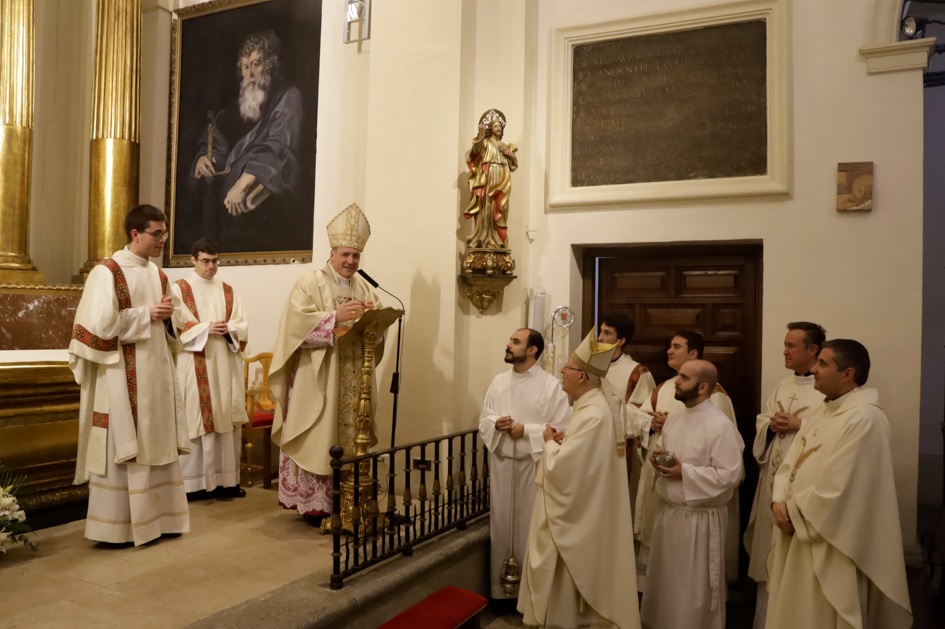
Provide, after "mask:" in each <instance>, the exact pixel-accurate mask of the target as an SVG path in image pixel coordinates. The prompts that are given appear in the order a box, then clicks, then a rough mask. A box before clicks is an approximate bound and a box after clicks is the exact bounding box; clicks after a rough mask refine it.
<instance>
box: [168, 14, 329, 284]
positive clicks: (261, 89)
mask: <svg viewBox="0 0 945 629" xmlns="http://www.w3.org/2000/svg"><path fill="white" fill-rule="evenodd" d="M321 19H322V0H214V1H212V2H206V3H203V4H199V5H196V6H192V7H187V8H183V9H180V10H178V11H174V12H173V13H172V14H171V59H170V66H171V79H170V106H169V108H168V118H169V121H168V140H167V147H168V148H167V189H166V208H167V214H168V220H169V222H170V232H171V233H170V238H169V242H168V246H167V247H165V265H166V266H171V267H180V266H188V265H189V264H190V249H191V245H192V244H193V242H194V241H195V240H197V239H198V238H202V237H206V238H210V239H212V240H215V241H216V242H217V243H218V245H219V248H220V257H221V258H222V259H223V260H224V263H226V264H230V265H251V264H290V263H297V262H299V263H301V262H310V261H311V259H312V241H313V221H314V199H315V135H316V128H317V119H318V73H319V56H320V54H319V53H320V51H319V46H320V41H321Z"/></svg>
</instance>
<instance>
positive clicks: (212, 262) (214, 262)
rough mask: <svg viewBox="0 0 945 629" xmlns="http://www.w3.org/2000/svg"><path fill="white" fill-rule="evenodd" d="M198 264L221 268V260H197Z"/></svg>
mask: <svg viewBox="0 0 945 629" xmlns="http://www.w3.org/2000/svg"><path fill="white" fill-rule="evenodd" d="M197 262H199V263H201V264H202V265H204V266H220V258H197Z"/></svg>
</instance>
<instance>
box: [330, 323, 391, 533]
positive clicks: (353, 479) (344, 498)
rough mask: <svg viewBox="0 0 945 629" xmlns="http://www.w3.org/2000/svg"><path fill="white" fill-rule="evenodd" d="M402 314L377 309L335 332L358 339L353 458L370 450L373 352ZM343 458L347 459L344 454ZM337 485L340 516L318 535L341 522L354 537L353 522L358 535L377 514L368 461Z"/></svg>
mask: <svg viewBox="0 0 945 629" xmlns="http://www.w3.org/2000/svg"><path fill="white" fill-rule="evenodd" d="M403 314H404V311H403V310H397V309H395V308H378V309H372V310H367V311H365V312H364V314H363V315H361V317H360V318H359V319H358V320H357V321H355V323H354V325H353V326H351V328H349V329H348V330H347V331H344V332H343V333H341V332H336V336H342V335H343V336H347V335H349V334H356V335H358V336H360V337H361V352H362V363H361V382H360V385H359V390H358V409H357V417H356V419H355V436H354V456H361V455H363V454H367V453H368V449H369V448H370V447H371V410H372V408H371V397H372V395H371V394H372V389H373V384H374V349H375V346H376V345H377V344H378V343H379V342H380V341H381V339H382V338H383V337H384V331H385V330H387V328H389V327H390V325H391V324H392V323H393V322H394V321H396V320H397V319H399V318H400V317H402V316H403ZM345 455H346V456H351V454H350V453H348V452H346V453H345ZM352 472H353V473H351V474H349V475H348V477H347V478H345V479H344V481H342V483H341V513H340V514H339V513H333V514H332V516H331V520H332V521H331V523H330V524H329V522H328V521H327V520H326V521H324V522H323V523H322V532H323V533H328V532H329V531H330V530H331V527H333V526H335V524H336V522H335V519H336V518H341V527H342V528H343V529H344V530H346V531H349V532H351V533H354V521H355V520H360V521H361V532H362V535H363V534H366V533H367V532H368V531H369V530H370V527H371V519H372V518H373V516H374V515H375V512H376V511H377V505H376V504H373V499H372V496H371V487H372V485H373V483H374V479H373V478H371V474H370V470H369V464H368V461H362V462H361V463H360V464H359V465H358V466H357V470H352ZM355 486H357V490H358V497H359V500H358V502H359V509H358V510H357V511H355V508H354V492H355Z"/></svg>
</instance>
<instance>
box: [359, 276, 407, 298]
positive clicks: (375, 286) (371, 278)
mask: <svg viewBox="0 0 945 629" xmlns="http://www.w3.org/2000/svg"><path fill="white" fill-rule="evenodd" d="M358 275H360V276H361V277H363V278H364V279H366V280H367V283H368V284H370V285H371V286H373V287H374V288H380V285H379V284H378V283H377V281H376V280H375V279H374V278H373V277H371V276H370V275H368V274H367V273H365V272H364V269H358ZM381 290H384V289H383V288H381ZM384 292H385V293H386V292H387V291H386V290H385V291H384ZM388 294H389V293H388ZM397 301H400V300H399V299H398V300H397Z"/></svg>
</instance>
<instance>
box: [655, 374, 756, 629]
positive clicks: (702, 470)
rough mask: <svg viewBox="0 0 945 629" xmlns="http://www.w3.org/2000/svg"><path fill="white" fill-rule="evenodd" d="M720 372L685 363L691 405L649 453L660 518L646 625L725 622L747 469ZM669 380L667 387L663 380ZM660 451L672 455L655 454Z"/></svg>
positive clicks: (681, 378)
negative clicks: (720, 404)
mask: <svg viewBox="0 0 945 629" xmlns="http://www.w3.org/2000/svg"><path fill="white" fill-rule="evenodd" d="M717 379H718V373H717V371H716V369H715V366H714V365H713V364H712V363H710V362H708V361H704V360H691V361H688V362H686V363H685V364H684V365H682V367H680V369H679V374H678V375H677V377H676V381H675V387H674V388H675V391H676V394H675V395H676V398H677V399H679V400H680V401H681V402H682V403H683V404H684V406H685V408H684V409H683V410H682V411H681V412H678V413H673V414H671V415H670V416H669V418H668V419H667V420H666V424H665V425H664V426H663V430H662V434H661V435H660V437H659V439H658V443H657V444H656V446H655V447H654V448H653V453H652V454H651V455H650V460H651V463H652V467H653V468H654V469H655V470H656V471H657V475H656V487H655V490H656V494H657V495H658V497H659V508H658V511H657V522H656V526H655V527H654V533H653V542H652V546H651V547H650V558H649V563H648V565H647V573H646V581H647V583H646V588H645V589H644V591H643V604H642V607H641V611H640V615H641V616H642V618H643V624H644V626H645V627H650V628H652V629H664V628H665V629H669V628H673V627H685V628H686V629H724V628H725V589H726V580H725V577H726V574H725V570H726V566H725V561H724V558H723V554H724V549H725V540H726V531H727V529H728V527H729V526H730V525H732V526H735V527H737V526H738V523H737V522H734V523H730V522H729V510H728V505H729V504H730V502H731V499H732V494H733V493H735V491H736V490H737V488H738V484H739V483H740V482H741V480H742V478H743V474H744V469H743V467H742V450H744V443H743V442H742V438H741V435H740V434H739V433H738V429H737V428H736V427H735V425H734V424H733V423H732V421H731V420H730V419H729V418H728V417H726V416H725V413H723V412H722V411H720V410H719V409H718V408H717V407H716V406H715V405H714V404H712V402H710V401H709V396H710V392H711V391H712V390H713V389H715V385H716V383H717V382H716V381H717ZM664 388H665V387H664ZM657 453H663V454H665V455H672V463H673V464H672V465H669V464H668V462H664V463H662V464H661V463H659V462H658V461H655V462H654V459H653V457H654V456H655V455H656V454H657Z"/></svg>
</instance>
